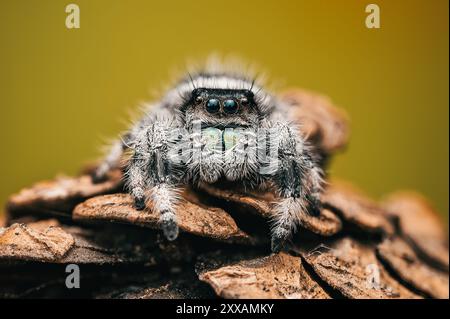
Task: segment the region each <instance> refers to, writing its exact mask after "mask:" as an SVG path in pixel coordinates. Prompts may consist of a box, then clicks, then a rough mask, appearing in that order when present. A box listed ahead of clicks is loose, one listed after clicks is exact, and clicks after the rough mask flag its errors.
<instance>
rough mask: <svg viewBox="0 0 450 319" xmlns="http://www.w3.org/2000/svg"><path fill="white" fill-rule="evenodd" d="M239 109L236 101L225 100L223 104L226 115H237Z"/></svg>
mask: <svg viewBox="0 0 450 319" xmlns="http://www.w3.org/2000/svg"><path fill="white" fill-rule="evenodd" d="M237 109H238V104H237V102H236V101H235V100H231V99H230V100H225V101H224V102H223V110H224V112H225V113H228V114H232V113H236V112H237Z"/></svg>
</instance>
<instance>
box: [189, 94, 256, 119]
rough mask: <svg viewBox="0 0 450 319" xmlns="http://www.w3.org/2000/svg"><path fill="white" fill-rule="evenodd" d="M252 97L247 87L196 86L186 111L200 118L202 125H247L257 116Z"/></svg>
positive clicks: (193, 116)
mask: <svg viewBox="0 0 450 319" xmlns="http://www.w3.org/2000/svg"><path fill="white" fill-rule="evenodd" d="M254 98H255V96H254V93H253V92H252V91H251V90H247V89H220V88H196V89H194V90H193V91H192V92H191V98H190V100H189V102H188V105H189V108H188V109H187V111H186V112H187V113H189V115H190V116H192V118H197V119H200V120H201V121H202V123H203V126H219V127H220V126H222V127H233V126H249V125H251V124H252V123H253V121H255V120H256V119H257V117H258V107H257V103H256V102H255V99H254Z"/></svg>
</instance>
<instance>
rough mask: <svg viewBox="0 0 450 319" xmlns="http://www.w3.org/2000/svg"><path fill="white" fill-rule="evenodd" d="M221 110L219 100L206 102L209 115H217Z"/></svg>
mask: <svg viewBox="0 0 450 319" xmlns="http://www.w3.org/2000/svg"><path fill="white" fill-rule="evenodd" d="M219 108H220V102H219V100H218V99H209V100H208V102H206V110H207V111H208V112H209V113H216V112H217V111H218V110H219Z"/></svg>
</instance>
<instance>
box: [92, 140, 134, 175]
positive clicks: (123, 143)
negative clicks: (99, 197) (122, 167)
mask: <svg viewBox="0 0 450 319" xmlns="http://www.w3.org/2000/svg"><path fill="white" fill-rule="evenodd" d="M128 139H129V135H128V134H126V135H124V136H123V137H122V139H120V140H116V141H115V142H114V143H113V144H112V146H111V148H110V150H109V152H108V154H107V155H106V157H105V159H104V160H103V162H102V163H100V165H99V166H98V167H97V168H96V170H95V171H94V173H93V174H92V181H93V182H94V183H100V182H102V181H104V180H105V179H106V175H107V174H108V172H109V171H111V170H112V169H114V168H117V167H119V164H120V160H121V158H122V154H123V152H124V151H125V149H126V148H127V147H128V146H127V141H128Z"/></svg>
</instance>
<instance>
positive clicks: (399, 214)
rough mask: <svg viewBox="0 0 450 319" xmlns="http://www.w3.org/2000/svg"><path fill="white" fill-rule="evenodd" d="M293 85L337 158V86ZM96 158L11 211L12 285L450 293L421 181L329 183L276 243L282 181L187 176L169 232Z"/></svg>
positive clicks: (1, 222) (300, 294)
mask: <svg viewBox="0 0 450 319" xmlns="http://www.w3.org/2000/svg"><path fill="white" fill-rule="evenodd" d="M280 98H282V99H284V101H286V102H287V103H289V104H290V105H291V111H292V114H293V115H292V118H293V120H298V121H299V122H301V123H302V130H303V134H305V135H306V136H307V138H308V139H309V141H310V142H311V143H313V144H314V145H315V146H316V147H317V148H318V149H319V150H320V152H321V153H322V155H324V157H325V158H329V157H330V156H331V155H332V154H333V153H334V152H335V151H336V150H339V149H342V148H343V147H344V146H345V145H346V143H347V141H348V136H349V129H348V125H347V118H346V116H345V114H344V113H342V112H341V111H340V110H338V109H337V108H336V107H334V106H333V105H332V103H331V102H330V101H329V100H328V99H327V98H324V97H322V96H319V95H316V94H312V93H308V92H306V91H302V90H290V91H287V92H285V93H283V94H282V95H281V96H280ZM92 170H93V167H92V166H90V167H88V168H85V169H84V170H83V173H82V175H81V176H78V177H73V178H71V177H62V178H57V179H55V180H49V181H45V182H40V183H37V184H35V185H34V186H31V187H29V188H26V189H24V190H22V191H20V192H19V193H18V194H16V195H13V196H11V198H10V200H9V202H8V205H7V209H6V215H3V216H0V297H7V298H44V297H69V298H70V297H83V298H130V299H145V298H215V297H219V298H294V299H295V298H307V299H309V298H314V299H319V298H320V299H325V298H377V299H378V298H379V299H381V298H383V299H385V298H387V299H396V298H424V297H425V298H448V297H449V295H448V290H449V279H448V278H449V277H448V270H449V260H448V235H447V233H446V231H445V230H444V227H443V225H442V222H441V221H440V220H439V218H438V217H437V214H436V212H435V211H434V210H433V209H432V207H431V205H430V204H429V203H428V202H427V201H426V200H425V199H424V198H423V197H421V196H420V195H417V194H415V193H404V192H402V193H396V194H393V195H391V196H388V197H387V198H386V199H385V200H384V201H382V203H378V202H376V201H374V200H372V199H370V198H369V197H368V196H367V195H365V194H364V193H363V192H362V191H360V190H358V189H356V188H355V187H353V186H351V185H350V184H348V183H343V182H339V183H332V184H329V185H328V186H327V188H326V189H325V192H324V194H323V195H322V202H323V203H324V208H323V209H322V211H321V213H320V216H318V217H312V216H309V215H307V214H301V215H300V220H301V226H300V227H299V229H298V232H297V233H296V234H295V236H294V237H293V238H292V240H291V241H290V242H289V243H288V245H287V246H286V248H285V250H284V251H283V252H281V253H279V254H272V253H271V252H270V220H271V217H272V214H273V209H272V207H273V203H274V201H276V200H277V198H276V196H275V195H274V193H273V192H272V191H271V190H270V189H269V190H268V191H267V192H253V191H248V190H247V191H244V190H242V189H241V188H239V187H238V185H232V184H221V185H217V184H216V185H200V186H199V188H198V189H190V188H189V189H186V190H185V191H184V193H183V200H182V203H181V204H180V205H179V206H178V208H177V215H178V222H179V226H180V230H181V232H180V235H179V237H178V238H177V240H175V241H173V242H168V241H167V240H166V239H165V238H164V237H163V236H162V234H161V231H160V230H159V227H158V219H159V216H158V215H157V214H155V213H154V212H152V211H151V209H147V210H145V211H137V210H135V209H134V208H133V206H132V198H131V197H130V195H128V194H126V192H125V190H124V188H123V181H122V171H121V170H116V171H114V172H111V174H110V175H109V177H108V179H107V180H106V181H104V182H102V183H100V184H93V183H92V181H91V179H90V176H89V173H90V172H92ZM67 264H77V265H78V266H79V267H80V269H81V278H80V280H81V282H82V284H81V288H80V289H67V288H66V286H65V279H66V276H67V273H66V271H65V266H66V265H67Z"/></svg>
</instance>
